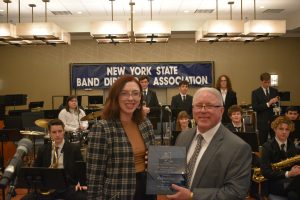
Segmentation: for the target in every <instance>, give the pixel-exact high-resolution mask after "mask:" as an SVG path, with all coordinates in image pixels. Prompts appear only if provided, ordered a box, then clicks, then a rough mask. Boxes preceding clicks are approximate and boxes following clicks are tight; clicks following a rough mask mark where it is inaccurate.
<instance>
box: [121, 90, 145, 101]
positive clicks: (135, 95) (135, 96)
mask: <svg viewBox="0 0 300 200" xmlns="http://www.w3.org/2000/svg"><path fill="white" fill-rule="evenodd" d="M130 96H131V97H132V98H133V99H138V98H140V97H141V92H140V91H138V90H133V91H126V90H122V91H121V93H120V97H121V98H122V99H129V97H130Z"/></svg>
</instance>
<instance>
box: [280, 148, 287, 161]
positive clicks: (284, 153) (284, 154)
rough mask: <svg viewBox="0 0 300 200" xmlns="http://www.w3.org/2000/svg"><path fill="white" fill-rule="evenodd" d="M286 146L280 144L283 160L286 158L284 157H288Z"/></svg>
mask: <svg viewBox="0 0 300 200" xmlns="http://www.w3.org/2000/svg"><path fill="white" fill-rule="evenodd" d="M284 147H285V144H281V145H280V153H281V159H282V160H284V159H286V158H287V156H286V152H285V149H284Z"/></svg>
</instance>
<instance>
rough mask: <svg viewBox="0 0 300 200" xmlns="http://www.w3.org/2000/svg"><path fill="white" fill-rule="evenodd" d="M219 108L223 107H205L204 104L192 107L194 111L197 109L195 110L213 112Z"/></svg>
mask: <svg viewBox="0 0 300 200" xmlns="http://www.w3.org/2000/svg"><path fill="white" fill-rule="evenodd" d="M220 107H223V106H218V105H205V104H202V105H193V108H194V109H197V110H202V109H204V110H213V109H214V108H220Z"/></svg>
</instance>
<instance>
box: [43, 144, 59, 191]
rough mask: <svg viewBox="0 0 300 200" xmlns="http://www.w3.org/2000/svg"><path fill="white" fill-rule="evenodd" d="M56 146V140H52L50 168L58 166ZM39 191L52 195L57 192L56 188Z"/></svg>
mask: <svg viewBox="0 0 300 200" xmlns="http://www.w3.org/2000/svg"><path fill="white" fill-rule="evenodd" d="M56 148H57V147H56V146H55V142H54V140H52V150H51V155H52V159H51V164H50V166H49V168H58V155H57V150H56ZM39 192H40V194H42V195H50V194H52V193H53V192H55V190H54V189H51V190H47V191H43V190H40V191H39Z"/></svg>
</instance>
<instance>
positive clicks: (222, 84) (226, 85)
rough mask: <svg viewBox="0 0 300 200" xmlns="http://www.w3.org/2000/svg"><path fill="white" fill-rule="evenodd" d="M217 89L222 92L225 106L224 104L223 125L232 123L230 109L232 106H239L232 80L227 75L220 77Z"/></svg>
mask: <svg viewBox="0 0 300 200" xmlns="http://www.w3.org/2000/svg"><path fill="white" fill-rule="evenodd" d="M216 88H217V90H219V91H220V92H221V94H222V99H223V104H224V113H223V116H222V123H223V124H227V123H230V122H231V120H230V118H229V116H228V108H229V107H230V106H232V105H236V104H237V98H236V93H235V91H233V89H232V84H231V80H230V78H229V77H228V76H227V75H225V74H223V75H221V76H219V78H218V79H217V84H216Z"/></svg>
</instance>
